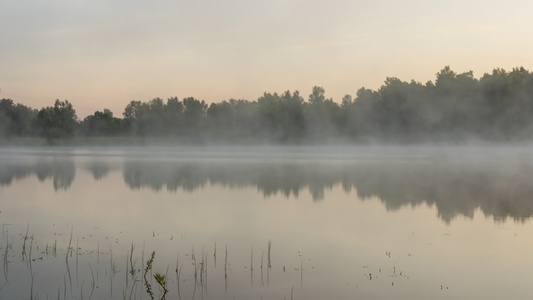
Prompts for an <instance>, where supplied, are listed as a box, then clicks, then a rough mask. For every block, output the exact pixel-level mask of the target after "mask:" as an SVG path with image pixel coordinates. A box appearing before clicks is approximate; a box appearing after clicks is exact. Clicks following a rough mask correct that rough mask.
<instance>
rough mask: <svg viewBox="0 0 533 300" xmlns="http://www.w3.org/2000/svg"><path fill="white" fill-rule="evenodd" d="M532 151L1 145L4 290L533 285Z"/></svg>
mask: <svg viewBox="0 0 533 300" xmlns="http://www.w3.org/2000/svg"><path fill="white" fill-rule="evenodd" d="M532 154H533V150H532V149H529V148H481V147H466V148H431V147H425V148H413V147H404V148H374V147H360V148H326V147H317V148H305V147H293V148H277V147H268V148H255V147H249V148H217V149H214V148H42V149H22V148H20V149H19V148H3V149H0V210H1V212H0V225H2V234H1V235H0V242H1V243H0V253H1V254H2V258H3V260H2V263H1V264H2V266H3V270H2V271H1V272H0V298H6V299H31V298H33V299H37V298H38V299H124V298H125V299H151V298H152V296H150V295H149V293H148V292H147V289H150V290H151V291H152V293H153V298H154V299H160V298H161V297H162V296H163V295H164V292H163V289H162V288H161V287H160V286H159V284H158V283H157V282H156V280H155V279H154V275H155V274H156V273H159V274H162V275H165V278H166V286H167V289H168V293H167V294H166V299H328V298H329V299H355V298H357V299H391V298H396V299H531V297H532V296H533V271H532V270H533V261H532V260H531V253H533V238H532V237H533V226H532V225H533V224H532V222H531V215H532V214H533V160H532V158H533V156H532ZM152 252H154V253H155V256H154V260H153V264H152V270H151V271H148V272H146V274H145V270H144V269H145V267H146V264H147V261H148V260H149V258H150V256H151V254H152ZM145 278H146V281H145Z"/></svg>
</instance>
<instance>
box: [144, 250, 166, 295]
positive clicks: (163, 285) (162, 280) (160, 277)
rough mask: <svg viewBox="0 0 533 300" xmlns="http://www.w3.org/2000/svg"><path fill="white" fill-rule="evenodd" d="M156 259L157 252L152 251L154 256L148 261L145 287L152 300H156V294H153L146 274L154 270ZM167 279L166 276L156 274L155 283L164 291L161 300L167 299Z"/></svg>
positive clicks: (145, 272)
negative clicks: (153, 265)
mask: <svg viewBox="0 0 533 300" xmlns="http://www.w3.org/2000/svg"><path fill="white" fill-rule="evenodd" d="M154 258H155V251H152V256H151V257H150V259H149V260H148V261H146V268H145V269H144V285H145V286H146V292H147V293H148V295H150V298H151V299H152V300H154V294H153V292H152V285H151V284H150V283H149V282H148V280H147V279H146V274H148V272H149V271H151V270H152V264H153V262H154ZM165 277H166V276H165V275H162V274H161V273H159V272H156V273H155V275H154V278H155V281H156V282H157V283H158V284H159V285H160V286H161V288H162V289H163V295H162V296H161V300H163V299H165V297H166V295H167V293H168V289H167V282H166V278H165Z"/></svg>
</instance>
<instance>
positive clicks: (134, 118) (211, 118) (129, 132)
mask: <svg viewBox="0 0 533 300" xmlns="http://www.w3.org/2000/svg"><path fill="white" fill-rule="evenodd" d="M325 93H326V92H325V89H324V88H322V87H319V86H314V87H313V88H312V90H311V93H310V94H309V97H308V99H307V101H305V100H304V99H303V98H302V96H301V95H300V93H299V92H298V91H294V92H291V91H285V92H283V93H281V94H278V93H268V92H265V93H264V94H263V95H262V96H260V97H259V98H258V99H257V100H256V101H248V100H242V99H241V100H235V99H230V100H228V101H221V102H218V103H211V104H210V105H209V106H208V105H207V104H206V103H205V101H201V100H198V99H195V98H193V97H189V98H184V99H182V100H179V99H178V98H177V97H171V98H169V99H167V100H166V102H165V101H164V100H163V99H161V98H154V99H152V100H150V101H147V102H142V101H137V100H136V101H131V102H130V103H129V104H128V105H127V106H126V107H125V109H124V113H123V118H122V119H120V118H116V117H114V116H113V114H112V112H111V111H110V110H108V109H104V110H103V111H96V112H95V113H94V114H93V115H90V116H88V117H86V118H85V119H84V120H83V121H81V122H79V121H78V120H77V117H76V112H75V110H74V108H73V107H72V104H70V103H69V102H68V101H66V100H65V101H59V100H56V102H55V104H54V106H52V107H45V108H42V109H41V110H39V111H37V110H33V109H31V108H28V107H26V106H23V105H21V104H16V105H15V104H14V103H13V101H12V100H11V99H2V100H0V137H12V136H17V137H20V136H24V137H31V136H38V135H40V136H43V137H45V138H47V139H48V140H50V141H52V140H56V139H64V138H69V137H72V136H74V135H76V134H78V135H81V136H84V137H107V136H123V137H124V136H131V138H133V139H135V138H138V139H147V140H148V141H149V140H161V139H163V140H164V139H165V138H169V137H171V138H173V139H174V140H176V141H185V142H192V143H202V142H204V141H209V142H215V143H216V142H220V143H235V142H237V143H264V142H267V143H283V144H301V143H328V142H336V141H349V142H365V141H378V142H393V143H405V142H407V143H411V142H440V141H443V142H450V141H451V142H461V141H466V140H467V139H471V138H473V139H477V140H483V141H498V142H508V141H519V142H524V141H525V142H531V140H532V139H533V74H532V73H531V72H529V71H527V70H526V69H524V68H523V67H520V68H515V69H513V70H512V71H510V72H508V71H505V70H503V69H494V70H493V72H492V73H490V74H484V75H483V76H482V77H481V78H480V79H476V78H474V75H473V72H472V71H469V72H464V73H456V72H454V71H453V70H452V69H451V68H450V67H449V66H446V67H444V68H443V69H442V70H440V71H439V72H438V73H436V79H435V81H434V82H432V81H429V82H427V83H426V84H422V83H419V82H416V81H410V82H406V81H402V80H400V79H398V78H395V77H389V78H387V79H386V80H385V82H384V84H383V85H382V86H381V87H380V88H379V89H377V90H370V89H366V88H361V89H359V90H358V91H357V94H356V95H355V97H352V96H351V95H349V94H348V95H345V96H344V97H343V98H342V102H341V103H340V104H339V103H337V102H334V101H333V99H331V98H327V97H326V94H325Z"/></svg>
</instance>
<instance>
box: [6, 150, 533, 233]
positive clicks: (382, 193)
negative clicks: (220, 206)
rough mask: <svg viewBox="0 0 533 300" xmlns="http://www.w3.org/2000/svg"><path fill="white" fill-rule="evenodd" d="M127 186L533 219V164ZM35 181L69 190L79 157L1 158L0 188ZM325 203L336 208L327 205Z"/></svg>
mask: <svg viewBox="0 0 533 300" xmlns="http://www.w3.org/2000/svg"><path fill="white" fill-rule="evenodd" d="M79 167H82V168H84V169H86V170H88V171H89V172H90V173H91V174H92V176H93V178H94V179H95V180H103V179H104V178H105V177H106V175H107V174H108V173H109V172H110V170H111V169H114V167H112V166H111V165H110V163H109V162H108V161H106V160H97V159H93V160H91V161H90V162H83V163H81V164H80V166H79ZM122 172H123V179H124V182H125V183H126V185H127V186H128V187H129V188H130V189H141V188H149V189H152V190H154V191H161V190H163V189H166V190H168V191H174V192H175V191H177V190H184V191H188V192H194V191H196V190H198V189H202V188H204V187H206V186H207V185H219V186H223V187H227V188H231V189H233V188H250V187H251V188H254V187H255V188H257V190H258V191H259V192H260V193H262V194H263V196H264V197H269V196H273V195H276V194H282V195H284V196H286V197H296V198H297V197H298V196H299V194H300V193H301V192H302V191H304V190H307V191H309V193H310V194H311V195H312V198H313V200H314V201H323V199H324V198H325V194H326V193H327V191H328V190H330V189H332V187H333V186H335V185H341V186H342V188H343V190H344V191H345V192H346V193H356V194H357V196H358V198H359V199H362V200H363V201H364V200H365V199H367V198H370V197H378V198H379V199H380V200H381V201H382V203H384V205H385V206H386V208H387V209H388V210H397V209H399V208H401V207H404V206H416V205H420V204H424V203H426V204H428V205H434V206H435V207H436V208H437V210H438V215H439V217H440V218H441V219H442V220H443V221H445V222H448V223H449V222H450V221H451V220H452V219H453V218H455V217H456V216H458V215H463V216H467V217H472V216H473V215H474V212H475V211H476V209H480V210H481V211H482V212H483V213H484V214H485V215H486V216H491V217H492V218H494V219H495V220H498V221H503V220H505V219H506V218H512V219H514V220H519V221H523V220H525V219H527V218H530V217H531V216H532V215H533V199H532V195H533V184H532V183H533V182H532V181H533V179H532V178H533V164H531V163H529V162H527V161H526V162H524V161H509V160H468V159H457V160H453V159H422V160H420V159H416V160H409V159H407V160H401V159H385V160H375V161H374V160H333V161H331V160H296V161H295V160H284V159H282V160H266V161H257V160H250V161H245V162H242V161H239V160H236V159H231V160H229V161H228V160H209V159H189V158H188V159H187V160H179V159H178V160H171V159H170V160H166V159H159V160H156V159H131V158H127V159H126V160H125V161H124V162H123V169H122ZM32 175H35V176H36V177H37V178H38V179H39V180H40V181H45V180H47V179H49V178H51V179H52V182H53V187H54V189H55V190H56V191H57V190H66V189H68V188H69V187H70V186H71V184H72V183H73V181H74V178H75V175H76V163H75V161H74V160H73V158H59V157H53V158H49V159H43V158H36V159H33V160H32V159H28V158H26V159H24V160H21V159H19V160H13V159H2V160H1V161H0V185H4V186H6V185H10V184H11V183H12V182H13V181H14V180H20V179H23V178H26V177H29V176H32ZM327 201H334V199H328V200H327Z"/></svg>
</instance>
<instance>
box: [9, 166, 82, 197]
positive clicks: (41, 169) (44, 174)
mask: <svg viewBox="0 0 533 300" xmlns="http://www.w3.org/2000/svg"><path fill="white" fill-rule="evenodd" d="M32 175H35V176H36V177H37V178H38V179H39V181H41V182H44V181H46V180H47V179H49V178H51V179H52V183H53V186H54V190H56V191H58V190H67V189H68V188H69V187H70V186H71V185H72V183H73V182H74V178H75V177H76V165H75V163H74V160H72V159H67V158H53V159H37V160H31V159H30V160H29V161H28V160H2V161H1V162H0V185H10V184H11V183H12V181H13V180H20V179H24V178H26V177H30V176H32Z"/></svg>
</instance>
